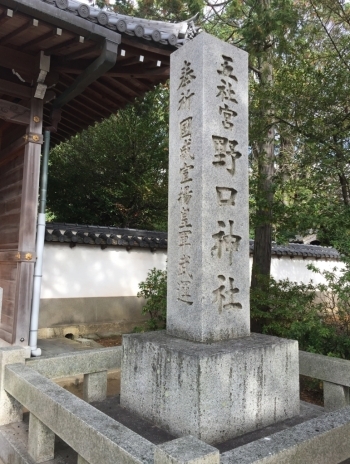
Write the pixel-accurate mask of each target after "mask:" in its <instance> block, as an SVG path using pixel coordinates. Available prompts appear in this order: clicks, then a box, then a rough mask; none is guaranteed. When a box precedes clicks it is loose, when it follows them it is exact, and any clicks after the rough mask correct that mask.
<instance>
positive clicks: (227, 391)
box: [121, 331, 299, 444]
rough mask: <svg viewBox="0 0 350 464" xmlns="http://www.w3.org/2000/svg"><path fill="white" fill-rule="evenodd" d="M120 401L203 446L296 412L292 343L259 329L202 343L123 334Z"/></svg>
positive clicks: (296, 380)
mask: <svg viewBox="0 0 350 464" xmlns="http://www.w3.org/2000/svg"><path fill="white" fill-rule="evenodd" d="M123 347H124V353H123V360H122V378H121V405H122V406H123V407H125V408H127V409H129V410H131V411H133V412H135V413H136V414H139V415H141V416H142V417H144V418H145V419H148V420H150V421H152V422H154V423H156V424H157V425H159V426H160V427H163V428H165V429H166V430H168V431H170V432H171V433H172V434H173V435H175V436H184V435H193V436H195V437H197V438H198V439H200V440H203V441H205V442H206V443H210V444H213V443H220V442H222V441H224V440H227V439H229V438H233V437H236V436H238V435H242V434H244V433H246V432H250V431H252V430H256V429H259V428H261V427H265V426H267V425H269V424H272V423H275V422H278V421H281V420H284V419H287V418H290V417H293V416H295V415H297V414H298V413H299V362H298V343H297V342H295V341H292V340H286V339H281V338H277V337H271V336H266V335H260V334H251V335H250V336H248V337H243V338H237V339H234V340H227V341H222V342H216V343H212V344H203V343H196V342H191V341H188V340H183V339H180V338H175V337H172V336H170V335H167V334H166V332H165V331H161V332H160V331H158V332H152V333H145V334H133V335H124V336H123Z"/></svg>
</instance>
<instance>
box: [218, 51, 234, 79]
mask: <svg viewBox="0 0 350 464" xmlns="http://www.w3.org/2000/svg"><path fill="white" fill-rule="evenodd" d="M221 56H222V59H223V61H222V63H221V69H218V74H220V75H221V76H223V77H229V78H231V79H234V80H235V81H237V77H236V76H235V75H234V74H233V59H232V58H231V57H230V56H225V55H221Z"/></svg>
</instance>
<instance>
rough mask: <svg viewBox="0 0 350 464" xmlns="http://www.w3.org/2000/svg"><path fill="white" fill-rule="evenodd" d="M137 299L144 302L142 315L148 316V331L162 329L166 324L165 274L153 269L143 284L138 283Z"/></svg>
mask: <svg viewBox="0 0 350 464" xmlns="http://www.w3.org/2000/svg"><path fill="white" fill-rule="evenodd" d="M139 288H140V291H139V293H138V294H137V296H138V297H143V298H145V300H146V303H145V305H144V307H143V308H142V313H143V314H148V315H149V320H148V322H147V325H148V328H149V329H150V330H157V329H164V328H165V322H166V298H167V273H166V271H161V270H160V269H156V268H153V269H151V270H150V271H149V272H148V274H147V278H146V280H145V281H144V282H140V283H139Z"/></svg>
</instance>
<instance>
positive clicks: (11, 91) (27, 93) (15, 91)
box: [0, 79, 33, 98]
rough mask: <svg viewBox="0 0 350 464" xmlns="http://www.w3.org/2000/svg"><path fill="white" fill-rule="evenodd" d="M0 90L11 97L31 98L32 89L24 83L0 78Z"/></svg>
mask: <svg viewBox="0 0 350 464" xmlns="http://www.w3.org/2000/svg"><path fill="white" fill-rule="evenodd" d="M0 92H2V93H4V94H6V95H10V96H11V97H19V98H31V96H32V92H33V89H31V88H30V87H28V86H26V85H21V84H15V83H14V82H10V81H7V80H5V79H0Z"/></svg>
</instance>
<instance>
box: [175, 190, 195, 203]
mask: <svg viewBox="0 0 350 464" xmlns="http://www.w3.org/2000/svg"><path fill="white" fill-rule="evenodd" d="M192 193H193V192H192V190H191V189H190V186H189V185H185V186H184V187H181V190H180V194H179V197H178V200H179V201H181V203H182V204H185V205H188V204H189V202H190V201H191V198H192Z"/></svg>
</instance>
